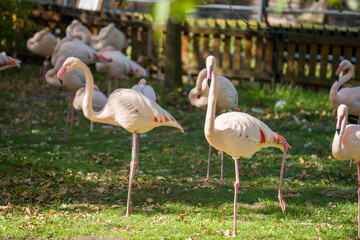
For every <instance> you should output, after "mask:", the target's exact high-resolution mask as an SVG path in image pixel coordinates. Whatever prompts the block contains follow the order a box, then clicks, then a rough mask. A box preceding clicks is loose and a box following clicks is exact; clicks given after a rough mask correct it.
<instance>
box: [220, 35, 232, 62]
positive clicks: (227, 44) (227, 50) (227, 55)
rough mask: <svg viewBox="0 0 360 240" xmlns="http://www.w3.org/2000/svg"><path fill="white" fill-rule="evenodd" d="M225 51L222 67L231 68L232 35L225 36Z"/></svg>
mask: <svg viewBox="0 0 360 240" xmlns="http://www.w3.org/2000/svg"><path fill="white" fill-rule="evenodd" d="M224 45H225V46H224V53H223V59H222V67H223V68H230V37H229V36H225V39H224Z"/></svg>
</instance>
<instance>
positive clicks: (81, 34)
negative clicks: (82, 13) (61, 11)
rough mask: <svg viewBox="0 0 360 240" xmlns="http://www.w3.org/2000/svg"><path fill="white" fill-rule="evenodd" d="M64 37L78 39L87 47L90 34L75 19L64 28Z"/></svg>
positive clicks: (89, 41)
mask: <svg viewBox="0 0 360 240" xmlns="http://www.w3.org/2000/svg"><path fill="white" fill-rule="evenodd" d="M66 36H67V37H73V38H78V39H80V40H81V41H83V42H84V43H86V44H87V45H90V43H91V32H90V30H89V29H88V28H87V27H85V26H84V25H83V24H82V23H81V22H80V21H79V20H77V19H75V20H73V21H72V22H71V24H70V25H69V26H67V27H66Z"/></svg>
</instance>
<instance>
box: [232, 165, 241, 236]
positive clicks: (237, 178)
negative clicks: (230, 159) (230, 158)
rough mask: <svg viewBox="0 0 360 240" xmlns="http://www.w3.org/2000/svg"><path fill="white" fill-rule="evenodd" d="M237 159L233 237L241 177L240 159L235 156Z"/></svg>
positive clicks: (234, 234)
mask: <svg viewBox="0 0 360 240" xmlns="http://www.w3.org/2000/svg"><path fill="white" fill-rule="evenodd" d="M234 161H235V183H234V189H235V193H234V231H233V237H236V234H237V233H236V212H237V200H238V191H239V186H240V178H239V163H238V160H237V159H235V158H234Z"/></svg>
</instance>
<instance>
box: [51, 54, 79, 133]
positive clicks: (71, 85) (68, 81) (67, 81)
mask: <svg viewBox="0 0 360 240" xmlns="http://www.w3.org/2000/svg"><path fill="white" fill-rule="evenodd" d="M65 60H66V57H64V56H60V57H59V58H58V59H57V61H56V64H55V67H54V68H53V69H50V70H49V71H47V72H46V75H45V79H46V81H47V82H48V83H49V84H50V85H52V86H55V87H61V88H65V89H66V90H67V91H69V92H70V103H69V106H68V108H67V114H66V124H65V134H64V137H63V138H61V139H60V140H67V131H68V122H69V114H70V113H71V121H70V126H73V125H74V108H73V101H74V97H75V91H76V90H78V89H79V88H81V87H83V86H85V75H84V73H83V72H82V71H81V70H80V69H75V70H74V71H72V72H69V73H66V74H65V75H64V76H63V80H61V81H60V79H59V78H58V77H57V75H56V74H57V72H58V71H59V69H60V68H61V67H62V64H63V63H64V62H65Z"/></svg>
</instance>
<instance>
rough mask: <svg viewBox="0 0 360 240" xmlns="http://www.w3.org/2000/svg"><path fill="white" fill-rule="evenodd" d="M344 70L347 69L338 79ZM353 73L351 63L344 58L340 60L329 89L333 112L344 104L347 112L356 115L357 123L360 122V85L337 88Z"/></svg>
mask: <svg viewBox="0 0 360 240" xmlns="http://www.w3.org/2000/svg"><path fill="white" fill-rule="evenodd" d="M344 70H348V72H347V73H346V74H345V75H343V76H342V77H341V78H340V79H338V76H339V75H340V73H341V72H342V71H344ZM353 73H354V68H353V65H352V63H351V62H350V61H349V60H346V59H344V60H342V61H341V63H340V65H339V67H338V69H337V70H336V72H335V74H336V76H337V78H336V81H335V82H334V84H333V85H332V86H331V89H330V101H331V104H332V105H333V107H334V113H335V109H337V108H338V107H339V106H340V104H345V105H347V106H348V112H349V114H350V115H355V116H358V123H360V87H352V88H342V89H340V90H339V88H340V86H341V85H343V84H344V83H346V82H347V81H349V80H350V79H351V77H352V75H353Z"/></svg>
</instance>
